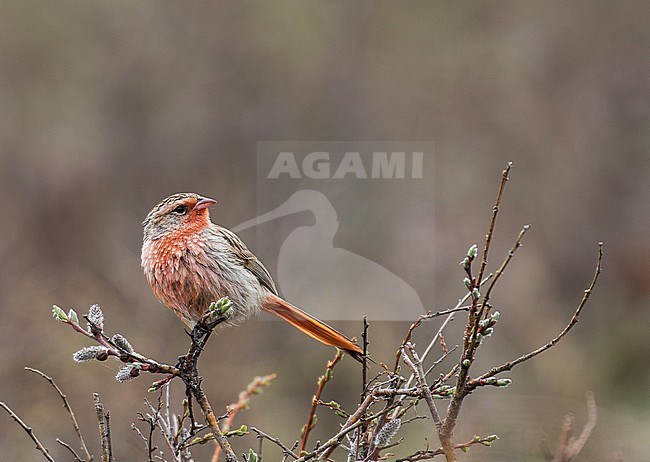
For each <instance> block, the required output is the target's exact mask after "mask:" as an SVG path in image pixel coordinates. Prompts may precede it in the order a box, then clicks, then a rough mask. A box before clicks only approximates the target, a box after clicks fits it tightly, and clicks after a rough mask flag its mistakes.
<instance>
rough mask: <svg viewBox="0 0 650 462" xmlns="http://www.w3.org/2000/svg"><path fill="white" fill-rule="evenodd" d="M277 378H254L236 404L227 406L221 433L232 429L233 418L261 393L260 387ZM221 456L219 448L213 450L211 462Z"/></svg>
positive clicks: (270, 376)
mask: <svg viewBox="0 0 650 462" xmlns="http://www.w3.org/2000/svg"><path fill="white" fill-rule="evenodd" d="M276 377H277V375H276V374H269V375H265V376H262V377H260V376H258V377H255V378H254V379H253V380H252V381H251V382H250V383H249V384H248V385H247V386H246V389H245V390H244V391H242V392H241V393H239V399H238V400H237V402H236V403H232V404H231V405H230V406H228V418H227V420H226V422H225V423H224V424H223V431H224V432H227V431H229V430H230V429H231V428H232V425H233V423H234V420H235V416H236V415H237V413H238V412H239V411H241V410H242V409H244V408H245V407H246V406H248V402H249V401H250V398H251V396H253V395H255V394H258V393H261V390H262V387H267V386H269V385H270V384H271V380H274V379H275V378H276ZM220 455H221V446H217V447H215V448H214V454H213V455H212V462H217V461H218V460H219V456H220Z"/></svg>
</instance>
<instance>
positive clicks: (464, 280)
mask: <svg viewBox="0 0 650 462" xmlns="http://www.w3.org/2000/svg"><path fill="white" fill-rule="evenodd" d="M463 284H465V287H467V288H468V289H471V288H472V281H470V280H469V278H465V279H463Z"/></svg>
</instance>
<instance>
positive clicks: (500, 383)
mask: <svg viewBox="0 0 650 462" xmlns="http://www.w3.org/2000/svg"><path fill="white" fill-rule="evenodd" d="M511 383H512V379H498V380H497V382H496V385H497V387H507V386H508V385H510V384H511Z"/></svg>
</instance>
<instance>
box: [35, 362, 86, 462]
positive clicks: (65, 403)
mask: <svg viewBox="0 0 650 462" xmlns="http://www.w3.org/2000/svg"><path fill="white" fill-rule="evenodd" d="M25 369H26V370H28V371H30V372H34V373H35V374H38V375H40V376H41V377H43V378H44V379H45V380H47V381H48V382H49V383H50V385H52V387H53V388H54V389H55V390H56V392H57V393H58V394H59V396H60V397H61V400H62V401H63V407H64V408H65V409H66V410H67V411H68V414H70V419H72V426H73V427H74V431H75V433H76V434H77V438H79V442H80V444H81V450H82V451H83V453H84V457H85V458H86V460H87V461H90V460H92V458H93V456H92V455H90V452H89V451H88V447H87V446H86V443H85V442H84V439H83V436H81V430H80V429H79V424H78V423H77V418H76V417H75V415H74V412H72V408H71V407H70V403H69V402H68V398H67V397H66V396H65V395H64V394H63V391H61V389H60V388H59V386H58V385H57V384H56V383H55V382H54V379H52V378H51V377H48V376H47V375H45V374H44V373H43V372H41V371H39V370H38V369H34V368H31V367H25ZM61 444H63V445H64V446H65V444H64V443H63V442H61ZM72 452H73V453H74V451H72ZM75 457H78V456H76V454H75Z"/></svg>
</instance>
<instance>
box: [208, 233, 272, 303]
mask: <svg viewBox="0 0 650 462" xmlns="http://www.w3.org/2000/svg"><path fill="white" fill-rule="evenodd" d="M217 228H218V229H219V232H220V233H221V235H222V236H223V237H224V238H225V239H226V240H227V241H228V243H230V245H232V248H233V252H234V253H235V255H236V256H237V257H238V258H240V259H241V261H242V264H243V265H244V267H245V268H246V269H248V270H249V271H250V272H251V273H253V274H254V275H255V277H257V279H259V281H260V282H261V283H262V285H263V286H264V287H266V288H267V289H269V290H270V291H271V292H273V293H274V294H275V295H278V290H277V289H276V288H275V283H274V282H273V278H272V277H271V274H270V273H269V270H267V269H266V268H265V267H264V265H263V264H262V262H260V261H259V260H258V259H257V257H256V256H255V255H254V254H253V252H251V251H250V250H248V247H246V244H244V242H243V241H242V240H241V239H239V236H237V235H236V234H235V233H233V232H232V231H230V230H229V229H226V228H224V227H223V226H217Z"/></svg>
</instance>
